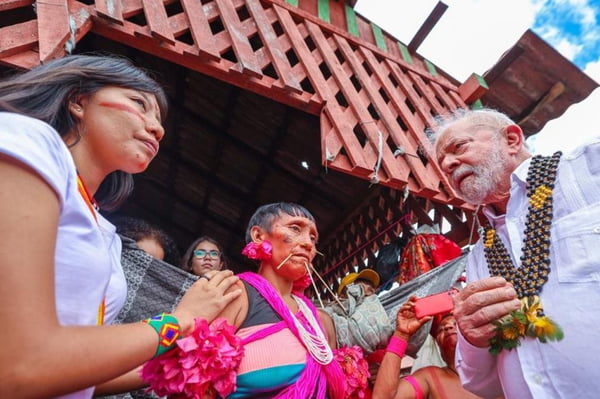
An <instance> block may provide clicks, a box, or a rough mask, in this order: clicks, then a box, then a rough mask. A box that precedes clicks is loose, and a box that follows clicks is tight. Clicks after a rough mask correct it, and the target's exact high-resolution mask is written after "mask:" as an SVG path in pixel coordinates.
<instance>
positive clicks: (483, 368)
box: [433, 109, 600, 399]
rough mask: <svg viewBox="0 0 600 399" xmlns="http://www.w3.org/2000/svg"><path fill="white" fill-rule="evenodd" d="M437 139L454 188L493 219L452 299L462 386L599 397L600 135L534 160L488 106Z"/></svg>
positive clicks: (523, 394) (454, 120) (450, 120)
mask: <svg viewBox="0 0 600 399" xmlns="http://www.w3.org/2000/svg"><path fill="white" fill-rule="evenodd" d="M434 134H435V136H434V137H433V141H434V148H435V158H436V160H437V162H438V164H439V165H440V167H441V169H442V171H443V172H444V173H445V174H446V175H447V177H448V180H449V182H450V184H451V185H452V187H453V188H454V189H455V190H456V192H457V193H458V194H459V195H461V196H462V198H464V199H465V200H466V201H468V202H469V203H472V204H474V205H478V206H479V205H480V206H482V207H483V208H482V211H483V213H484V215H485V217H486V219H487V223H486V224H484V226H483V227H482V229H481V232H480V233H481V234H480V240H479V241H478V242H477V244H476V245H475V246H474V247H473V249H472V251H471V253H470V254H469V257H468V265H467V281H468V285H467V286H466V287H465V289H463V290H462V291H461V293H460V294H458V295H456V296H455V297H454V298H455V310H454V315H455V317H456V320H457V324H458V327H459V332H460V334H459V340H458V346H457V354H456V366H457V370H458V372H459V374H460V377H461V380H462V382H463V384H464V386H465V387H466V388H467V389H469V390H470V391H472V392H474V393H476V394H478V395H480V396H483V397H493V396H498V395H501V394H504V395H505V396H506V398H509V399H510V398H518V399H527V398H544V399H547V398H592V397H594V398H595V397H597V392H600V378H598V372H597V361H598V359H599V358H600V345H598V340H597V335H596V331H597V326H598V324H599V323H600V251H598V248H600V139H598V140H596V141H593V142H590V143H588V144H587V145H585V146H583V147H581V148H579V149H577V150H575V151H574V152H573V153H571V154H569V155H562V154H560V153H557V154H555V155H553V156H550V157H540V156H535V157H532V156H531V154H530V152H529V150H528V149H527V147H526V145H525V142H524V135H523V132H522V130H521V128H520V127H519V126H518V125H517V124H515V123H514V122H513V121H512V120H510V119H509V118H508V117H507V116H506V115H504V114H501V113H499V112H496V111H494V110H490V109H480V110H469V111H464V110H461V111H459V112H457V113H455V114H454V115H452V116H449V117H446V118H444V119H441V122H440V125H439V126H438V127H437V128H436V129H435V133H434ZM565 134H569V132H566V133H565ZM542 306H543V308H542ZM542 309H543V310H542ZM560 327H562V331H561V329H560ZM563 332H564V338H563Z"/></svg>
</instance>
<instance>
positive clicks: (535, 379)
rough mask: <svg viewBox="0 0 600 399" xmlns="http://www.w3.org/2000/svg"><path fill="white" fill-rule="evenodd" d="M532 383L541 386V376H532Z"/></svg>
mask: <svg viewBox="0 0 600 399" xmlns="http://www.w3.org/2000/svg"><path fill="white" fill-rule="evenodd" d="M532 379H533V382H535V383H536V384H538V385H542V376H541V375H539V374H534V375H533V378H532Z"/></svg>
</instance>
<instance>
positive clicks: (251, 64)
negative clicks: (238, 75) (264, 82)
mask: <svg viewBox="0 0 600 399" xmlns="http://www.w3.org/2000/svg"><path fill="white" fill-rule="evenodd" d="M215 1H216V3H217V7H218V8H219V11H220V12H221V21H222V22H223V26H225V28H226V29H227V31H228V32H229V37H230V38H231V46H232V48H233V51H234V53H235V56H236V57H237V59H238V65H239V67H240V69H241V72H242V73H243V74H246V75H248V76H253V77H255V78H262V76H263V73H262V71H261V69H260V67H259V65H258V60H257V59H256V56H255V55H254V51H253V50H252V46H251V45H250V42H249V41H248V38H247V37H246V35H244V34H243V33H242V32H241V27H240V19H239V18H238V16H237V13H236V12H235V9H234V8H233V6H232V4H231V2H230V1H229V0H215ZM263 44H264V45H266V43H263Z"/></svg>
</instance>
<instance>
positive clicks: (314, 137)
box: [0, 0, 595, 286]
mask: <svg viewBox="0 0 600 399" xmlns="http://www.w3.org/2000/svg"><path fill="white" fill-rule="evenodd" d="M350 4H351V2H350ZM32 5H33V2H32V1H28V0H4V1H0V64H2V65H4V67H5V69H6V70H10V69H12V68H15V67H16V68H30V67H33V66H35V65H37V64H39V63H43V62H46V61H48V60H50V59H53V58H56V57H62V56H65V55H66V54H68V53H69V52H74V53H80V52H84V51H98V50H102V51H110V52H112V53H117V54H123V55H126V56H128V57H130V58H132V59H133V60H134V62H136V63H137V64H138V65H142V66H144V67H147V68H149V69H151V70H154V71H157V72H158V74H159V80H160V81H161V82H162V83H163V84H164V85H165V87H166V88H167V91H168V94H169V96H170V100H171V105H172V106H171V111H170V116H169V118H168V120H167V121H166V128H167V131H168V132H169V134H168V135H167V137H166V138H165V140H164V142H163V143H162V145H161V152H160V154H159V156H158V157H157V159H156V160H155V161H154V162H153V164H152V165H151V167H150V169H149V170H148V171H147V172H146V173H144V174H143V175H140V176H139V177H137V178H136V187H137V188H136V192H135V194H134V196H133V198H132V199H131V200H130V201H129V203H128V204H127V206H126V207H125V209H124V210H123V211H122V213H127V214H132V215H136V216H141V217H144V218H146V219H149V220H150V221H152V222H155V223H157V224H159V225H160V226H161V227H163V228H164V229H165V230H166V231H167V232H169V233H170V234H172V235H173V236H174V237H175V239H176V240H177V242H178V243H179V246H180V249H182V250H183V249H184V248H185V246H186V245H187V244H188V243H189V242H191V241H192V240H193V239H194V238H195V237H196V236H199V235H201V234H209V235H212V236H214V237H215V238H217V239H218V240H219V241H221V242H222V243H223V244H224V246H225V248H227V252H228V254H229V256H230V258H232V260H233V262H232V264H234V265H238V266H239V265H242V264H243V262H244V260H243V259H242V258H241V257H240V256H239V255H237V254H239V251H240V250H241V248H242V246H243V241H242V240H243V238H242V237H243V231H244V228H245V223H246V222H247V220H248V218H249V216H250V215H251V213H252V212H253V210H254V209H255V208H256V207H257V206H259V205H261V204H263V203H267V202H273V201H280V200H285V201H294V202H298V203H301V204H303V205H305V206H306V207H308V208H309V209H310V210H311V211H312V212H313V213H314V214H315V217H316V218H317V221H318V224H319V227H320V231H321V245H322V246H321V248H320V249H321V251H322V252H323V253H325V254H327V257H326V258H324V259H323V258H318V259H317V260H316V263H315V265H316V266H317V268H318V269H319V270H320V271H321V272H322V274H323V275H324V276H325V278H326V279H327V281H328V282H329V283H330V284H331V285H332V286H335V285H336V284H337V279H338V278H339V277H340V276H341V275H343V274H345V273H346V272H347V271H348V270H349V269H350V268H351V267H353V266H356V265H358V266H364V264H365V260H366V261H367V263H369V264H371V265H372V264H373V262H374V260H375V256H374V254H375V253H376V251H377V249H378V248H379V247H380V246H381V245H383V244H384V243H386V242H389V241H390V240H392V239H394V238H395V237H397V236H398V235H399V234H401V233H402V232H403V231H407V230H409V229H411V226H414V224H433V223H436V224H442V223H444V224H445V225H446V226H447V227H449V229H450V232H449V233H448V236H449V237H450V238H453V239H455V240H456V241H457V242H461V243H462V242H464V240H465V239H466V238H467V231H468V228H467V225H468V222H469V218H470V208H469V207H468V206H466V205H465V204H464V202H463V201H462V200H461V199H460V198H458V197H457V196H456V195H455V194H454V193H453V191H452V190H451V188H449V186H448V184H447V182H446V181H445V179H444V178H443V176H442V174H441V173H440V170H439V169H438V167H437V165H436V164H435V163H434V162H431V160H430V158H429V155H428V151H429V149H430V145H429V143H428V141H427V138H426V135H425V131H426V128H427V126H429V125H430V124H431V122H432V120H433V116H434V115H437V114H440V113H445V112H448V111H451V110H454V109H456V108H459V107H468V106H469V105H470V104H471V103H474V102H476V101H477V100H478V99H479V98H480V97H481V96H482V95H483V94H485V92H486V87H485V86H486V85H485V82H483V83H482V82H481V80H479V79H477V77H473V78H472V79H469V80H468V81H467V82H465V83H463V84H459V83H458V82H456V81H455V80H454V79H453V78H451V77H450V76H447V74H445V73H444V72H443V71H442V70H440V69H439V68H437V67H436V66H434V65H433V64H432V63H431V62H429V61H427V60H426V59H424V58H423V57H421V56H419V55H418V54H416V53H415V52H411V50H409V49H408V48H407V46H405V45H404V44H402V43H400V42H398V41H397V40H396V39H394V38H393V37H391V36H390V35H388V34H387V33H385V32H383V31H381V29H379V28H378V27H377V25H375V24H373V23H372V22H370V21H368V20H366V19H364V18H362V17H361V16H360V15H357V14H355V13H354V11H353V9H352V7H351V6H349V5H347V4H344V3H343V2H342V1H335V0H331V1H315V0H295V1H292V0H288V1H282V0H262V1H261V0H96V1H75V0H45V1H44V2H36V4H35V5H36V7H35V11H34V9H33V7H32ZM500 72H501V71H500ZM500 72H499V73H498V76H500V75H501V73H500ZM584 83H585V84H587V85H588V86H590V84H589V83H588V82H584ZM588 86H586V90H587V88H588ZM590 87H591V86H590ZM594 87H595V86H594ZM567 88H570V86H568V87H567ZM589 91H591V89H589ZM589 91H588V92H587V93H585V94H581V95H580V97H581V98H579V99H576V100H573V101H572V102H574V101H580V100H581V99H582V98H585V96H587V94H589ZM578 93H579V92H578ZM582 93H583V92H582ZM555 98H556V97H555ZM563 111H564V110H563ZM561 113H562V112H561ZM556 116H557V115H551V117H556ZM237 269H238V270H239V269H241V266H240V267H237Z"/></svg>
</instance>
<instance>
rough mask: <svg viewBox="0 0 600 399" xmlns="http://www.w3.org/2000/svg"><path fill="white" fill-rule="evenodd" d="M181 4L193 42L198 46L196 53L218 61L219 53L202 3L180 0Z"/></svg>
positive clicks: (193, 0)
mask: <svg viewBox="0 0 600 399" xmlns="http://www.w3.org/2000/svg"><path fill="white" fill-rule="evenodd" d="M181 5H182V6H183V9H184V11H185V14H186V16H187V19H188V21H189V24H190V33H191V35H192V38H193V39H194V43H195V44H196V47H198V55H200V56H202V57H206V58H207V59H209V60H211V61H220V59H221V55H220V54H219V51H218V50H217V48H216V44H215V38H214V36H213V34H212V31H211V30H210V24H209V22H208V18H207V17H206V14H205V12H204V7H203V6H202V3H201V2H199V1H197V0H181Z"/></svg>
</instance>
